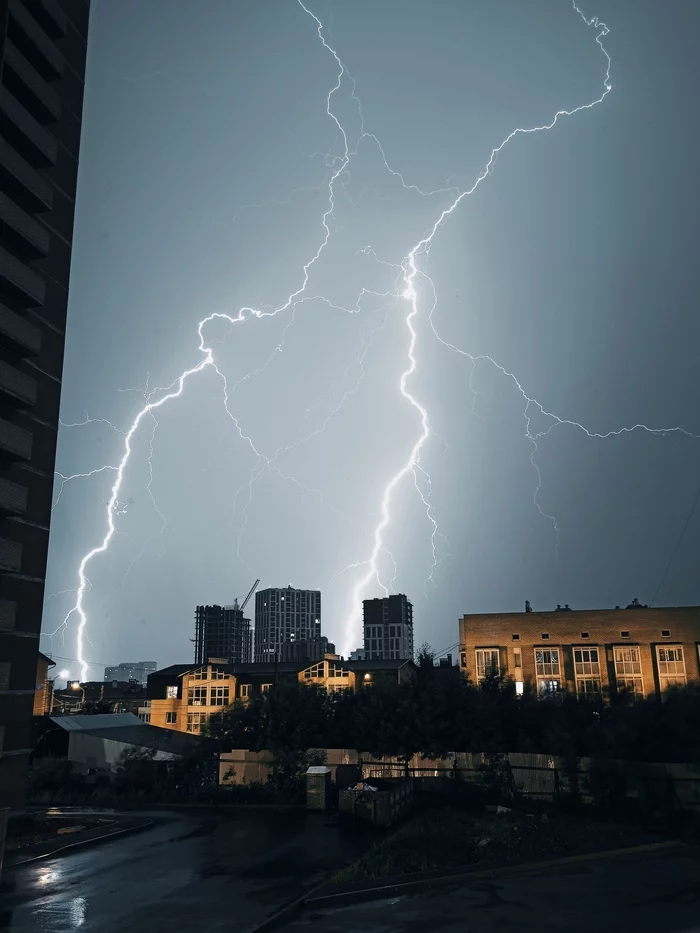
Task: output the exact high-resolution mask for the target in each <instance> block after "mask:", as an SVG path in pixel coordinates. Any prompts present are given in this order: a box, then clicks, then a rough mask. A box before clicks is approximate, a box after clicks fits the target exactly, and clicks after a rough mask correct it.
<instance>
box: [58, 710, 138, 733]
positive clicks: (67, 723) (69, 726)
mask: <svg viewBox="0 0 700 933" xmlns="http://www.w3.org/2000/svg"><path fill="white" fill-rule="evenodd" d="M50 718H51V722H55V723H56V725H57V726H59V727H60V728H61V729H65V730H66V732H86V731H87V732H94V731H95V729H108V730H111V729H120V728H121V729H123V728H125V727H126V726H145V725H146V723H145V722H141V720H140V719H139V717H138V716H134V714H133V713H96V714H95V715H94V716H87V715H76V716H51V717H50Z"/></svg>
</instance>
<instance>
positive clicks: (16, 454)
mask: <svg viewBox="0 0 700 933" xmlns="http://www.w3.org/2000/svg"><path fill="white" fill-rule="evenodd" d="M32 441H33V437H32V433H31V431H25V429H24V428H20V427H19V426H18V425H16V424H12V422H11V421H5V419H4V418H0V453H4V454H5V456H6V457H9V458H10V459H11V460H31V459H32Z"/></svg>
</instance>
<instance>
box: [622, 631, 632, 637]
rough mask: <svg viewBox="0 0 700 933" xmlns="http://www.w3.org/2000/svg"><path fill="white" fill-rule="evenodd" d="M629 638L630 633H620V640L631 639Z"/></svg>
mask: <svg viewBox="0 0 700 933" xmlns="http://www.w3.org/2000/svg"><path fill="white" fill-rule="evenodd" d="M629 637H630V633H629V632H620V638H629Z"/></svg>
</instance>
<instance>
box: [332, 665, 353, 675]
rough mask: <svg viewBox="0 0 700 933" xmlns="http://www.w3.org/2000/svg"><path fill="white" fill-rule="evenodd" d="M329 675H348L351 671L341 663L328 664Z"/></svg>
mask: <svg viewBox="0 0 700 933" xmlns="http://www.w3.org/2000/svg"><path fill="white" fill-rule="evenodd" d="M328 676H329V677H348V676H349V672H348V671H346V670H345V669H344V668H342V667H341V666H340V665H339V664H329V665H328Z"/></svg>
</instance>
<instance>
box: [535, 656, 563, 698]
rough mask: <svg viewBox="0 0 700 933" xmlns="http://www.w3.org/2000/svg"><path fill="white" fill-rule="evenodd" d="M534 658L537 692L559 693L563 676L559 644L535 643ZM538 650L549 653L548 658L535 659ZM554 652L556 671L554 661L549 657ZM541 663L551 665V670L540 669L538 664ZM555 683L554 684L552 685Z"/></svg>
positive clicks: (539, 693)
mask: <svg viewBox="0 0 700 933" xmlns="http://www.w3.org/2000/svg"><path fill="white" fill-rule="evenodd" d="M532 650H533V653H534V660H535V680H536V682H537V694H538V696H540V695H541V694H543V693H544V694H547V693H549V694H551V693H560V692H561V690H562V686H563V677H562V672H561V669H562V658H561V647H560V646H559V645H541V646H537V645H535V646H534V647H533V649H532ZM538 652H542V653H543V654H544V653H545V652H547V653H548V654H549V655H550V660H549V661H545V660H544V657H543V659H542V661H538V660H537V654H538ZM552 654H556V671H555V670H554V664H555V662H554V661H553V660H552V659H551V655H552ZM540 665H542V667H543V668H544V667H545V666H546V665H549V666H550V667H552V670H551V671H546V670H541V671H540V669H539V666H540ZM554 685H556V686H554ZM543 688H544V689H543Z"/></svg>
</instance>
